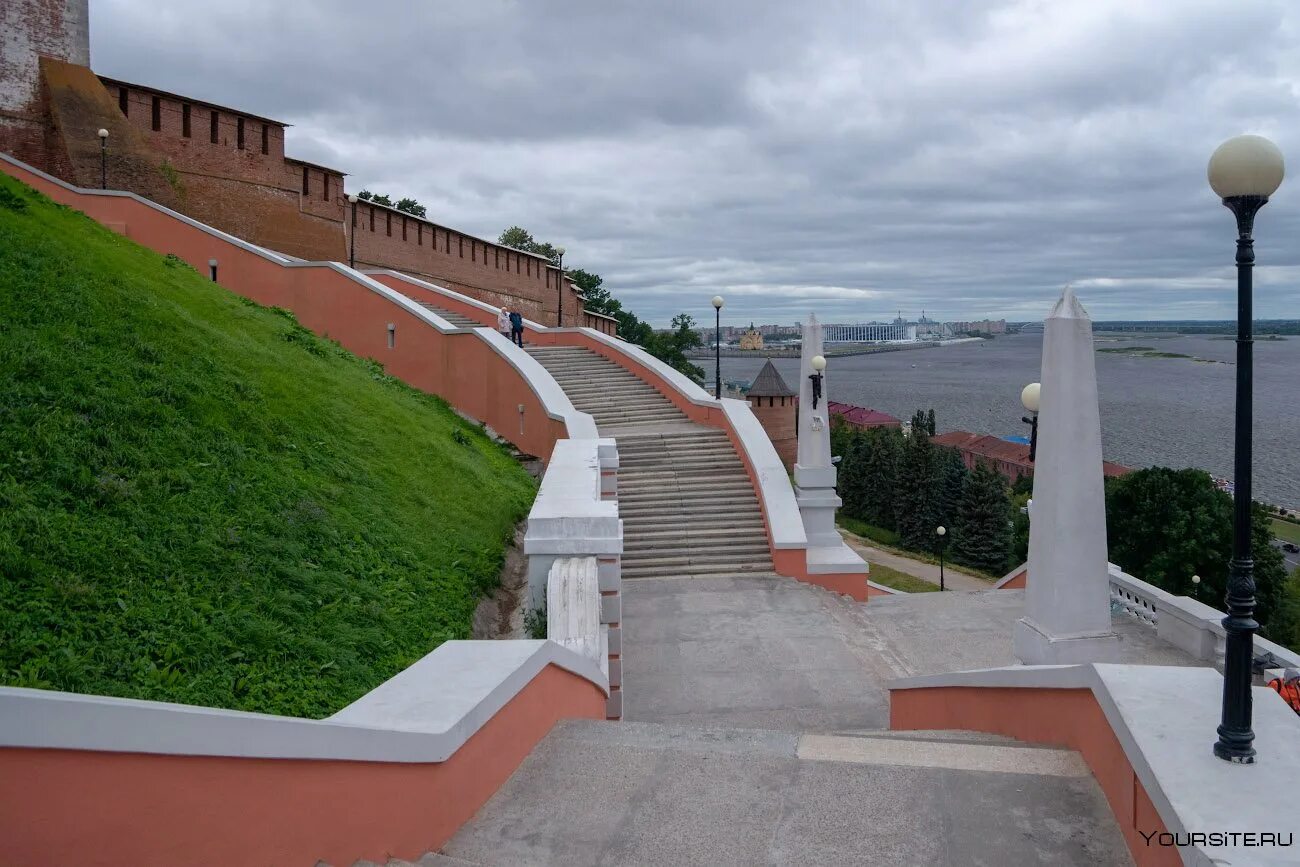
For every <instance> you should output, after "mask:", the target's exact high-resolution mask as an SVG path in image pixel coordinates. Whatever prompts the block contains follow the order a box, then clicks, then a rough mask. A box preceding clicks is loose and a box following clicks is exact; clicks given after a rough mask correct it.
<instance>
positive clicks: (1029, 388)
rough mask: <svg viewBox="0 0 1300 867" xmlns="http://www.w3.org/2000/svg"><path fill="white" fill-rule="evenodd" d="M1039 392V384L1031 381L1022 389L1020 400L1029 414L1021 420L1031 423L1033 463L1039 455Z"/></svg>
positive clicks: (1030, 442) (1030, 436) (1030, 450)
mask: <svg viewBox="0 0 1300 867" xmlns="http://www.w3.org/2000/svg"><path fill="white" fill-rule="evenodd" d="M1038 392H1039V384H1038V383H1036V382H1031V383H1029V385H1026V386H1025V387H1024V388H1023V389H1021V391H1020V402H1021V403H1022V404H1024V407H1025V409H1027V410H1029V415H1027V416H1024V417H1022V418H1021V419H1020V420H1021V421H1023V422H1024V423H1025V424H1027V425H1029V462H1030V463H1031V464H1032V463H1033V462H1034V458H1035V457H1037V456H1038Z"/></svg>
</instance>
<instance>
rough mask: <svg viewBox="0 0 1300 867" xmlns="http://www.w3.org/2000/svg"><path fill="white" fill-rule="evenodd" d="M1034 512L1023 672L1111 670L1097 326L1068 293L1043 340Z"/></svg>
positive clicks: (1019, 647)
mask: <svg viewBox="0 0 1300 867" xmlns="http://www.w3.org/2000/svg"><path fill="white" fill-rule="evenodd" d="M1041 381H1042V390H1041V392H1040V395H1039V413H1038V451H1037V454H1036V456H1035V460H1034V494H1033V499H1034V513H1033V518H1032V520H1031V522H1030V525H1029V575H1028V579H1027V582H1026V586H1025V615H1024V617H1022V618H1021V619H1020V620H1019V621H1018V622H1017V623H1016V627H1015V642H1014V644H1015V653H1016V657H1017V658H1018V659H1019V660H1020V661H1021V662H1023V663H1025V664H1026V665H1058V664H1069V663H1079V662H1113V661H1115V660H1116V659H1117V657H1118V653H1119V639H1118V638H1117V637H1116V635H1115V632H1114V630H1113V628H1112V626H1111V620H1110V579H1109V577H1108V575H1107V573H1106V497H1105V490H1104V488H1103V485H1102V469H1101V413H1100V411H1099V409H1098V406H1097V368H1096V362H1095V359H1094V356H1093V345H1092V320H1091V319H1090V318H1089V317H1088V312H1087V311H1086V310H1084V309H1083V305H1081V304H1080V303H1079V300H1078V299H1077V298H1075V297H1074V290H1073V289H1071V288H1070V287H1069V286H1067V287H1065V291H1064V292H1062V293H1061V298H1060V300H1059V301H1057V302H1056V306H1055V307H1053V308H1052V312H1051V314H1050V315H1049V316H1048V317H1047V320H1046V322H1045V331H1044V334H1043V369H1042V376H1041Z"/></svg>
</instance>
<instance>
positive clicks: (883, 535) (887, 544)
mask: <svg viewBox="0 0 1300 867" xmlns="http://www.w3.org/2000/svg"><path fill="white" fill-rule="evenodd" d="M835 523H836V524H838V525H840V526H841V527H843V528H844V529H846V530H848V531H849V532H850V533H852V534H854V535H855V536H861V537H862V538H863V539H866V540H868V541H869V542H871V544H872V545H874V546H875V547H877V548H879V549H881V550H882V551H888V552H889V553H891V554H897V555H898V556H900V557H906V558H907V559H909V560H915V561H917V562H918V563H929V564H931V565H934V566H937V565H938V564H939V555H938V554H931V553H930V552H929V551H914V550H912V549H911V548H903V547H901V546H900V543H899V540H898V534H897V533H895V532H894V531H893V530H886V529H885V528H884V527H877V526H876V525H875V524H868V523H867V522H866V521H860V520H858V519H857V518H850V517H849V516H848V515H845V514H844V513H843V512H836V513H835ZM947 563H948V565H949V566H950V567H952V568H953V569H956V570H958V571H961V572H965V573H966V574H967V575H974V576H975V577H977V578H983V579H984V580H985V581H999V580H1001V579H1002V576H1001V575H994V574H992V573H990V572H984V571H982V570H980V569H974V568H972V567H970V566H965V565H962V564H960V563H953V562H952V558H951V557H950V558H948V560H947ZM871 568H872V569H875V568H876V567H875V566H874V565H873V566H872V567H871ZM873 580H874V579H873Z"/></svg>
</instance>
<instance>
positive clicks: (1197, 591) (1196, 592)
mask: <svg viewBox="0 0 1300 867" xmlns="http://www.w3.org/2000/svg"><path fill="white" fill-rule="evenodd" d="M1192 598H1193V599H1195V600H1196V601H1197V602H1200V601H1201V576H1200V575H1193V576H1192Z"/></svg>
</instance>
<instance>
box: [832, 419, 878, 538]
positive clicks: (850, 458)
mask: <svg viewBox="0 0 1300 867" xmlns="http://www.w3.org/2000/svg"><path fill="white" fill-rule="evenodd" d="M850 442H851V444H850V445H849V447H848V451H847V453H845V455H844V459H843V460H842V461H840V469H839V479H838V481H839V484H838V485H837V487H838V488H839V495H840V499H841V500H843V501H844V505H843V507H842V508H843V509H844V514H846V515H848V516H849V517H851V518H858V519H860V520H868V518H867V514H866V513H867V496H868V493H869V492H868V490H867V488H868V485H867V474H868V472H869V471H870V470H869V467H868V464H869V462H870V459H871V445H870V443H868V441H867V438H866V437H864V436H854V437H852V438H851V440H850Z"/></svg>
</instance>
